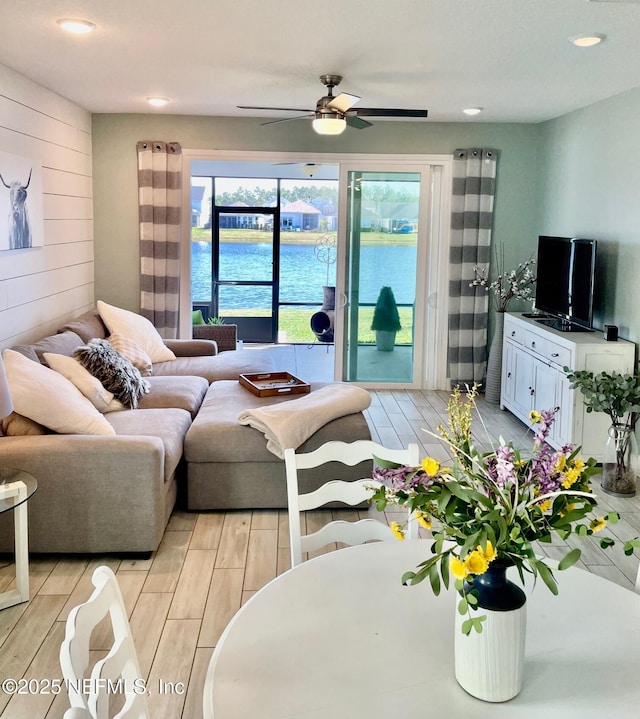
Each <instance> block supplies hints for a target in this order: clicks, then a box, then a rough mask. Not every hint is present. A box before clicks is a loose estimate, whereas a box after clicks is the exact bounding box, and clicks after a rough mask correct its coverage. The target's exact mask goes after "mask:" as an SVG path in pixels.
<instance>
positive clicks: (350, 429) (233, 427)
mask: <svg viewBox="0 0 640 719" xmlns="http://www.w3.org/2000/svg"><path fill="white" fill-rule="evenodd" d="M326 384H327V383H324V382H313V383H311V391H312V392H313V391H315V390H318V389H319V388H320V387H324V386H326ZM299 397H300V395H286V396H280V397H277V396H274V397H257V396H256V395H254V394H252V393H251V392H249V391H248V390H246V389H245V388H244V387H242V385H240V383H239V382H237V381H236V382H234V381H220V382H214V383H213V384H212V385H211V386H210V387H209V390H208V392H207V395H206V397H205V398H204V401H203V402H202V407H201V408H200V411H199V412H198V416H197V417H196V418H195V420H194V422H193V424H192V425H191V429H190V430H189V432H188V434H187V438H186V440H185V457H186V459H187V461H189V462H247V461H250V462H280V463H281V462H282V460H281V459H279V458H278V457H276V455H275V454H273V453H272V452H270V451H269V450H268V449H267V443H266V440H265V437H264V434H263V433H262V432H259V431H258V430H256V429H253V428H252V427H247V426H244V425H241V424H240V423H239V422H238V414H239V413H240V412H242V410H245V409H251V408H255V407H264V406H266V405H270V404H276V403H280V402H288V401H290V400H294V399H296V398H299ZM362 425H363V419H362V413H361V412H357V413H354V414H351V415H346V416H344V417H339V418H338V419H335V420H332V421H331V422H328V423H327V424H326V425H324V427H321V428H320V429H319V430H318V431H317V432H316V433H315V434H314V435H312V437H311V438H309V439H308V440H307V441H306V442H305V443H304V444H303V445H302V450H301V451H309V450H310V449H316V448H317V447H319V446H320V445H321V444H323V443H324V442H328V441H330V440H332V439H341V440H342V441H344V442H352V441H354V440H356V439H363V434H362Z"/></svg>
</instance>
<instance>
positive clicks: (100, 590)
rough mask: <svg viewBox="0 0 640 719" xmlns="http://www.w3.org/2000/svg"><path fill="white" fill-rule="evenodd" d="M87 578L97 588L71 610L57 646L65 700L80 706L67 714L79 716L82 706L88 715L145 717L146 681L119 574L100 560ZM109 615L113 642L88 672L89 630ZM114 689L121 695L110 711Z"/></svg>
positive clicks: (111, 718) (127, 718) (97, 717)
mask: <svg viewBox="0 0 640 719" xmlns="http://www.w3.org/2000/svg"><path fill="white" fill-rule="evenodd" d="M91 581H92V582H93V585H94V587H95V589H94V591H93V593H92V594H91V596H90V597H89V599H88V600H87V601H86V602H84V603H83V604H79V605H78V606H77V607H74V608H73V609H72V610H71V612H70V613H69V617H68V618H67V626H66V633H65V638H64V641H63V642H62V646H61V647H60V666H61V667H62V675H63V677H64V679H65V683H66V687H67V691H68V694H69V703H70V704H71V709H79V710H80V711H79V712H77V713H76V714H75V715H74V714H73V713H71V714H69V717H70V718H71V717H73V718H74V719H76V718H77V717H81V716H83V714H82V711H81V710H85V711H86V712H88V715H87V714H85V715H84V716H89V717H91V719H149V710H148V707H147V701H146V697H145V692H146V687H145V684H144V681H143V679H142V676H141V673H140V666H139V664H138V658H137V656H136V650H135V646H134V644H133V637H132V635H131V629H130V627H129V620H128V619H127V612H126V609H125V606H124V602H123V600H122V593H121V592H120V587H119V586H118V580H117V579H116V576H115V574H114V573H113V572H112V571H111V570H110V569H109V568H108V567H105V566H100V567H98V568H97V569H96V570H95V571H94V573H93V575H92V577H91ZM107 616H108V617H109V618H110V622H111V629H112V633H113V644H112V646H111V648H110V649H109V651H108V652H107V654H106V656H104V657H103V658H102V659H99V660H98V661H96V662H95V664H94V665H93V668H92V669H91V672H90V674H88V669H89V661H90V655H89V649H90V642H91V635H92V633H93V631H94V629H95V628H96V627H97V626H98V625H99V624H100V623H101V622H102V620H103V619H104V618H105V617H107ZM115 694H118V695H120V696H119V697H118V699H119V700H120V701H119V706H118V708H117V710H114V713H113V715H112V714H110V713H109V706H110V703H111V701H112V700H114V695H115ZM69 711H71V710H69ZM65 716H66V715H65Z"/></svg>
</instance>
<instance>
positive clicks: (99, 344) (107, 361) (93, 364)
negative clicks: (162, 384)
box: [74, 339, 149, 409]
mask: <svg viewBox="0 0 640 719" xmlns="http://www.w3.org/2000/svg"><path fill="white" fill-rule="evenodd" d="M74 355H75V357H77V359H78V361H79V362H80V364H82V366H83V367H85V368H86V369H87V370H88V371H89V372H90V373H91V374H92V375H93V376H94V377H97V378H98V379H99V380H100V382H101V383H102V385H103V386H104V387H105V388H106V389H108V390H109V392H113V396H114V397H115V398H116V399H118V400H120V402H122V404H123V405H124V406H125V407H130V408H132V409H135V408H136V407H137V406H138V400H139V399H140V396H141V395H143V394H145V393H146V392H148V391H149V383H148V382H147V381H146V380H145V379H144V378H143V377H142V375H141V374H140V371H139V370H138V369H136V368H135V367H134V366H133V365H132V364H131V362H129V360H128V359H127V358H126V357H123V356H122V355H121V354H120V353H119V352H116V350H115V349H114V348H113V347H112V346H111V344H110V343H109V342H108V341H107V340H103V339H94V340H91V342H89V343H88V344H86V345H81V346H80V347H78V348H77V349H76V351H75V353H74Z"/></svg>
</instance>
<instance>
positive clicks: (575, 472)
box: [562, 467, 580, 489]
mask: <svg viewBox="0 0 640 719" xmlns="http://www.w3.org/2000/svg"><path fill="white" fill-rule="evenodd" d="M564 476H565V479H564V480H563V482H562V486H563V487H564V488H565V489H569V487H571V485H573V484H575V482H576V481H577V479H578V477H579V476H580V470H579V469H576V468H575V467H573V468H572V469H568V470H567V471H566V472H565V473H564Z"/></svg>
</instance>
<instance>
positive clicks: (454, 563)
mask: <svg viewBox="0 0 640 719" xmlns="http://www.w3.org/2000/svg"><path fill="white" fill-rule="evenodd" d="M449 569H450V570H451V574H453V576H454V577H455V578H456V579H466V578H467V576H468V574H469V572H468V571H467V565H466V564H465V563H464V562H463V561H462V560H461V559H459V558H458V557H456V556H455V555H452V556H451V559H450V560H449Z"/></svg>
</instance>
